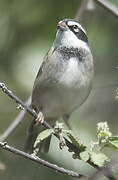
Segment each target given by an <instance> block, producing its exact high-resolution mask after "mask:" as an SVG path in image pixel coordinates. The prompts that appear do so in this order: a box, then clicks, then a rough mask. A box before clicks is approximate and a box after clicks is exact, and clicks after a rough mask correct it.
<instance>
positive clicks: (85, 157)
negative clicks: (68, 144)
mask: <svg viewBox="0 0 118 180" xmlns="http://www.w3.org/2000/svg"><path fill="white" fill-rule="evenodd" d="M80 158H81V160H83V161H85V162H86V161H88V160H89V158H90V155H89V152H88V151H83V152H81V153H80Z"/></svg>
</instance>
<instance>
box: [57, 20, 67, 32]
mask: <svg viewBox="0 0 118 180" xmlns="http://www.w3.org/2000/svg"><path fill="white" fill-rule="evenodd" d="M57 27H58V28H59V29H61V30H64V31H66V30H67V25H66V23H65V22H64V21H59V23H58V25H57Z"/></svg>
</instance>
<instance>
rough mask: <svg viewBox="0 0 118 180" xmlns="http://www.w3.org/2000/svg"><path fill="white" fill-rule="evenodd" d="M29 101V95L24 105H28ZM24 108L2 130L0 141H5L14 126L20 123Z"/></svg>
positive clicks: (24, 111) (24, 112)
mask: <svg viewBox="0 0 118 180" xmlns="http://www.w3.org/2000/svg"><path fill="white" fill-rule="evenodd" d="M30 102H31V97H29V98H28V100H27V101H26V102H25V105H26V106H29V105H30ZM26 112H27V111H26V109H24V110H22V111H21V112H20V113H19V114H18V116H17V117H16V118H15V119H14V121H13V122H12V123H11V124H10V125H9V126H8V128H7V129H6V130H5V131H4V132H3V134H1V135H0V141H5V140H6V139H7V137H8V136H9V135H10V134H11V133H12V132H13V131H14V130H15V128H16V127H17V126H18V125H19V124H20V123H21V121H22V120H23V118H24V116H25V114H26Z"/></svg>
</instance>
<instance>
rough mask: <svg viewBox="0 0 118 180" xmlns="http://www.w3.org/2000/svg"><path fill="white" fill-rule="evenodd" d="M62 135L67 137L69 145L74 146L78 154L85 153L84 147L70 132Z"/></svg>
mask: <svg viewBox="0 0 118 180" xmlns="http://www.w3.org/2000/svg"><path fill="white" fill-rule="evenodd" d="M64 133H65V134H66V135H67V137H68V138H69V140H70V141H71V143H72V144H74V145H75V146H76V147H77V148H78V151H79V152H83V151H85V149H86V146H85V145H84V144H83V143H82V142H81V141H80V139H79V138H78V137H77V136H75V135H74V134H73V132H72V131H71V130H68V131H67V130H66V131H64Z"/></svg>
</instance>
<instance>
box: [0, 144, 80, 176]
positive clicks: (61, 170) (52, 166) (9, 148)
mask: <svg viewBox="0 0 118 180" xmlns="http://www.w3.org/2000/svg"><path fill="white" fill-rule="evenodd" d="M0 147H1V148H2V149H5V150H6V151H10V152H12V153H14V154H17V155H19V156H22V157H24V158H25V159H30V160H31V161H34V162H36V163H38V164H42V165H43V166H46V167H48V168H50V169H53V170H55V171H56V172H59V173H63V174H65V175H68V176H72V177H76V178H80V177H83V175H81V174H79V173H77V172H74V171H70V170H68V169H65V168H63V167H59V166H57V165H56V164H52V163H49V162H48V161H45V160H43V159H41V158H39V157H37V156H33V155H30V154H28V153H25V152H23V151H20V150H19V149H16V148H14V147H12V146H9V145H7V143H6V142H0Z"/></svg>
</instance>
